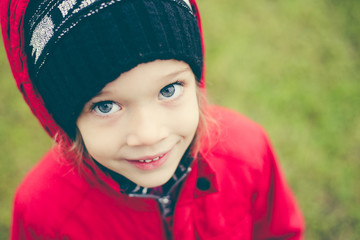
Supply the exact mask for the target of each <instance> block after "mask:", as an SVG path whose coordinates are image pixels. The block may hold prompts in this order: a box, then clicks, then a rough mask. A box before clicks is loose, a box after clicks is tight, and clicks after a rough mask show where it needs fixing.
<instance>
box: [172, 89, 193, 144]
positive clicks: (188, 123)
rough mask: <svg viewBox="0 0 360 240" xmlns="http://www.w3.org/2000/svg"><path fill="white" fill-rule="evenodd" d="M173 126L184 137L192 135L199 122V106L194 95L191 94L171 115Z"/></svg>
mask: <svg viewBox="0 0 360 240" xmlns="http://www.w3.org/2000/svg"><path fill="white" fill-rule="evenodd" d="M172 122H173V123H174V124H173V127H174V128H175V129H177V130H178V131H179V133H180V134H181V135H183V136H184V137H191V138H192V137H193V135H194V134H195V132H196V129H197V126H198V124H199V107H198V102H197V98H196V95H194V96H192V97H191V98H190V99H189V100H188V101H186V102H185V104H183V105H182V107H181V108H179V109H177V110H176V111H175V112H174V114H173V116H172Z"/></svg>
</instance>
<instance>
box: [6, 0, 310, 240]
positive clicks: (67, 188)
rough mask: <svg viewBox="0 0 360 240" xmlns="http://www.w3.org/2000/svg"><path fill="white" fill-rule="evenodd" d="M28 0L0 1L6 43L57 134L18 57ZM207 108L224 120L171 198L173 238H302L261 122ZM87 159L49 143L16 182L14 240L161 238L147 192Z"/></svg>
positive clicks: (26, 89)
mask: <svg viewBox="0 0 360 240" xmlns="http://www.w3.org/2000/svg"><path fill="white" fill-rule="evenodd" d="M27 2H28V0H1V3H0V4H1V5H0V17H1V28H2V33H3V37H4V43H5V48H6V51H7V54H8V57H9V62H10V63H11V67H12V70H13V74H14V77H15V80H16V82H17V86H18V87H19V89H20V91H21V92H22V94H23V96H24V98H25V100H26V101H27V103H28V104H29V106H30V108H31V109H32V111H33V113H34V115H35V116H36V117H37V118H38V119H39V121H40V122H41V124H42V125H43V126H44V128H45V129H46V130H47V132H48V133H49V134H50V135H51V136H54V134H55V133H56V132H58V131H59V128H58V126H57V125H56V124H55V123H54V121H53V120H52V119H51V117H50V115H49V114H48V113H47V111H46V109H45V107H44V105H43V103H42V101H41V99H40V98H39V96H38V95H36V93H35V91H34V90H33V86H32V84H31V82H30V81H29V78H28V74H27V69H26V66H25V65H24V64H23V63H25V62H26V56H25V55H24V51H23V49H22V43H23V30H22V27H21V24H22V19H23V15H24V11H25V9H26V5H27ZM192 4H193V5H194V7H195V8H196V4H195V2H194V1H192ZM199 25H200V22H199ZM209 110H210V112H211V115H213V117H214V118H215V119H216V120H217V122H218V126H221V129H220V130H215V129H210V131H209V132H210V135H209V136H207V137H206V138H203V139H201V142H202V144H201V149H200V156H199V157H198V158H197V159H195V160H194V162H193V165H192V170H191V172H190V173H189V175H188V176H187V178H186V179H185V182H184V183H183V185H182V187H181V190H180V193H179V195H178V199H177V203H176V205H175V210H174V215H173V231H172V235H173V238H174V239H187V240H191V239H301V238H302V233H303V229H304V223H303V219H302V216H301V213H300V211H299V208H298V207H297V205H296V202H295V200H294V198H293V195H292V193H291V192H290V190H289V188H288V187H287V185H286V183H285V181H284V179H283V177H282V174H281V172H280V170H279V167H278V163H277V161H276V159H275V157H274V154H273V151H272V149H271V146H270V144H269V141H268V138H267V137H266V134H265V133H264V131H263V130H262V128H261V127H259V126H258V125H257V124H255V123H253V122H251V121H250V120H248V119H246V118H245V117H243V116H241V115H239V114H237V113H235V112H233V111H230V110H226V109H223V108H219V107H211V108H210V109H209ZM87 164H90V167H85V166H84V165H81V166H80V167H79V168H74V165H73V164H69V159H64V158H63V157H62V155H61V154H60V150H59V147H55V148H54V149H52V150H50V151H49V153H48V154H47V155H46V156H45V157H44V158H43V159H42V160H41V161H40V162H39V163H38V164H37V166H36V167H35V168H34V169H33V170H32V171H31V172H30V173H29V174H28V175H27V176H26V178H25V179H24V181H23V183H22V184H21V185H20V186H19V188H18V190H17V193H16V196H15V200H14V210H13V222H12V233H11V239H157V240H158V239H166V235H165V227H164V225H163V223H162V219H161V213H160V209H159V206H158V204H157V202H156V201H155V200H154V199H150V198H149V199H147V198H137V197H129V196H128V195H126V194H125V193H122V192H121V189H120V188H119V186H118V184H117V183H116V182H115V181H114V180H113V179H112V178H110V177H108V176H107V175H105V174H104V173H103V172H102V171H101V170H100V169H99V168H97V167H96V166H94V165H92V163H91V162H87Z"/></svg>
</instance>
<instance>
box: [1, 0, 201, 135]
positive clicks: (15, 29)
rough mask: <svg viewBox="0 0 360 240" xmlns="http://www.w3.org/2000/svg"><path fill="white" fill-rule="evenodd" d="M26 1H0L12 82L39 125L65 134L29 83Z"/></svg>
mask: <svg viewBox="0 0 360 240" xmlns="http://www.w3.org/2000/svg"><path fill="white" fill-rule="evenodd" d="M28 2H29V0H1V1H0V21H1V30H2V36H3V41H4V44H5V50H6V53H7V56H8V59H9V63H10V66H11V70H12V73H13V75H14V78H15V81H16V85H17V87H18V89H19V90H20V92H21V94H22V95H23V97H24V99H25V101H26V103H27V104H28V105H29V107H30V109H31V111H32V112H33V114H34V115H35V116H36V117H37V119H38V120H39V121H40V123H41V125H42V126H43V128H44V129H45V130H46V131H47V133H48V134H49V135H50V136H51V137H54V136H55V134H56V133H60V135H62V136H66V135H65V134H64V132H63V131H62V130H61V128H60V127H59V126H58V125H57V124H56V123H55V121H54V120H53V118H52V117H51V116H50V114H49V113H48V111H47V110H46V108H45V106H44V103H43V101H42V99H41V97H40V96H39V95H38V94H37V93H36V91H35V90H34V87H33V84H32V83H31V81H30V79H29V74H28V69H27V66H26V62H27V61H26V58H27V56H26V55H25V51H24V29H23V19H24V15H25V10H26V7H27V5H28ZM190 3H191V4H192V6H193V9H194V11H195V12H196V15H197V17H198V24H199V28H200V32H201V37H202V45H203V51H204V38H203V34H202V27H201V21H200V15H199V11H198V7H197V4H196V2H195V0H190ZM204 69H205V68H203V71H204V72H205V70H204ZM201 83H202V87H204V74H203V75H202V79H201ZM59 139H62V138H59Z"/></svg>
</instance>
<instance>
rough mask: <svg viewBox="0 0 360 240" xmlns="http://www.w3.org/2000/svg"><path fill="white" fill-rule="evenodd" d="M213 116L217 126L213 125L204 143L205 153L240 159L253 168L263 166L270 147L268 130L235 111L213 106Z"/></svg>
mask: <svg viewBox="0 0 360 240" xmlns="http://www.w3.org/2000/svg"><path fill="white" fill-rule="evenodd" d="M209 114H210V116H211V117H212V118H213V119H214V123H210V124H209V128H208V131H207V137H205V140H204V141H203V143H205V144H203V146H204V147H203V149H202V151H203V153H204V154H205V155H206V154H209V153H210V154H211V155H212V156H216V157H219V158H222V159H227V160H236V162H238V163H245V164H247V165H249V167H254V168H259V167H261V165H262V162H263V158H264V156H265V155H266V154H268V150H269V145H270V143H269V140H268V137H267V134H266V132H265V130H264V129H263V128H262V127H261V126H260V125H259V124H257V123H256V122H254V121H252V120H250V119H249V118H247V117H245V116H244V115H242V114H240V113H238V112H235V111H234V110H230V109H227V108H223V107H219V106H212V107H210V109H209Z"/></svg>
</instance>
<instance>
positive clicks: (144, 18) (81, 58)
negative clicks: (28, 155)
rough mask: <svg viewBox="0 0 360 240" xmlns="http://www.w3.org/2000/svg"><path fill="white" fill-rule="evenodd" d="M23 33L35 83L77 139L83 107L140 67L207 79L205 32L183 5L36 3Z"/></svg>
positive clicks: (166, 1)
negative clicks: (183, 70) (171, 64)
mask: <svg viewBox="0 0 360 240" xmlns="http://www.w3.org/2000/svg"><path fill="white" fill-rule="evenodd" d="M24 30H25V51H26V54H27V56H28V61H27V64H28V69H29V75H30V79H31V80H32V82H33V83H34V85H35V87H36V88H37V90H38V92H39V93H40V95H41V97H42V99H43V100H44V103H45V105H46V108H47V110H48V111H49V113H50V114H52V116H53V118H54V120H55V121H56V122H57V124H59V126H60V127H62V128H63V129H64V131H65V132H66V133H67V134H68V135H69V137H70V138H72V139H74V138H75V134H76V120H77V118H78V116H79V115H80V113H81V111H82V108H83V106H84V105H85V103H87V102H88V101H89V100H90V99H91V98H93V97H94V96H95V95H96V94H97V93H98V92H100V91H101V89H103V88H104V86H105V85H106V84H107V83H109V82H111V81H113V80H115V79H116V78H117V77H118V76H120V74H121V73H124V72H126V71H129V70H130V69H132V68H134V67H135V66H137V65H138V64H140V63H145V62H150V61H153V60H156V59H163V60H166V59H175V60H179V61H184V62H186V63H188V64H189V66H190V67H191V69H192V71H193V73H194V75H195V77H196V78H197V80H198V81H200V79H201V74H202V64H203V55H202V46H201V37H200V32H199V28H198V24H197V19H196V16H195V14H194V13H193V10H192V9H191V8H190V6H188V5H187V4H186V3H185V2H184V1H183V0H30V2H29V5H28V7H27V9H26V14H25V19H24Z"/></svg>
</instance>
